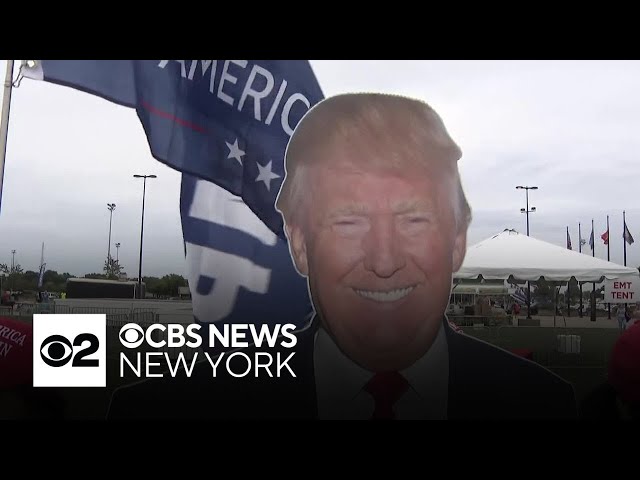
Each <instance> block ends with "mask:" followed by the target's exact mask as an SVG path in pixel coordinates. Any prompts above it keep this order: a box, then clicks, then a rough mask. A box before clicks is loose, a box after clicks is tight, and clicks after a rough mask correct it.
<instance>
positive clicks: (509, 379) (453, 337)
mask: <svg viewBox="0 0 640 480" xmlns="http://www.w3.org/2000/svg"><path fill="white" fill-rule="evenodd" d="M444 325H445V330H446V335H447V343H448V350H449V392H448V418H449V419H541V418H576V417H577V405H576V400H575V395H574V392H573V388H572V387H571V385H570V384H569V383H567V382H566V381H564V380H562V379H561V378H560V377H558V376H557V375H555V374H553V373H551V372H550V371H548V370H546V369H545V368H543V367H541V366H539V365H537V364H535V363H533V362H530V361H528V360H525V359H523V358H520V357H517V356H515V355H513V354H511V353H509V352H506V351H505V350H502V349H500V348H498V347H495V346H493V345H490V344H488V343H485V342H483V341H481V340H478V339H476V338H473V337H471V336H468V335H466V334H464V333H458V332H456V331H455V330H453V329H452V328H451V326H450V325H449V323H448V321H447V320H446V319H445V320H444ZM315 328H316V327H314V328H309V329H307V330H305V331H302V332H300V333H299V334H298V343H297V345H296V347H295V349H294V350H295V351H296V354H295V355H294V357H293V358H292V360H291V361H289V365H290V366H291V368H292V370H293V371H294V372H295V374H296V378H292V377H291V375H290V374H289V373H288V372H287V371H286V370H283V376H281V378H275V377H274V378H269V377H268V376H266V375H265V372H264V370H263V371H262V372H261V376H260V378H258V379H256V378H255V377H254V376H253V375H251V376H249V375H248V376H246V377H243V378H234V377H231V376H229V375H220V374H221V373H226V369H225V368H223V366H224V365H223V363H221V364H220V366H219V367H218V370H217V376H216V377H215V378H213V375H212V368H211V365H210V364H209V362H208V361H206V360H205V361H204V362H203V363H199V364H198V365H197V366H196V367H195V368H194V371H193V373H192V375H191V377H190V378H187V376H186V374H183V375H182V376H180V377H176V378H172V377H171V376H169V375H166V376H165V377H164V378H158V379H149V380H143V381H141V382H139V383H136V384H133V385H130V386H125V387H121V388H119V389H117V390H116V391H115V392H114V395H113V397H112V400H111V404H110V407H109V411H108V414H107V416H108V419H125V418H126V419H129V418H132V419H137V418H147V419H152V418H153V419H162V418H166V419H174V418H192V419H195V418H199V419H316V418H317V403H316V392H315V380H314V375H313V339H314V333H315ZM243 351H244V352H245V353H247V355H248V356H249V357H250V358H253V353H254V352H255V351H258V349H256V348H255V347H249V348H247V349H244V350H243ZM263 351H271V349H268V350H263ZM281 351H282V352H283V356H282V359H283V360H284V359H285V358H286V357H287V356H288V355H289V354H290V353H291V349H286V348H282V350H281ZM236 358H237V359H238V360H239V361H238V363H237V366H236V367H232V370H233V371H234V372H243V371H244V370H246V367H247V364H246V360H242V359H240V358H238V357H235V358H234V360H235V359H236ZM223 361H224V359H223ZM232 365H233V362H232ZM181 371H182V372H184V369H181ZM271 371H272V372H274V371H275V368H274V369H272V370H271Z"/></svg>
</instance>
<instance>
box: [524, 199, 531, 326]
mask: <svg viewBox="0 0 640 480" xmlns="http://www.w3.org/2000/svg"><path fill="white" fill-rule="evenodd" d="M525 192H526V194H527V237H528V236H529V189H528V188H526V187H525ZM530 319H531V282H529V281H528V280H527V320H530Z"/></svg>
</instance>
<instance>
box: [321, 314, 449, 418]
mask: <svg viewBox="0 0 640 480" xmlns="http://www.w3.org/2000/svg"><path fill="white" fill-rule="evenodd" d="M448 360H449V357H448V346H447V338H446V331H445V328H444V325H441V327H440V330H439V332H438V335H437V336H436V339H435V341H434V343H433V345H432V346H431V348H430V349H429V351H428V352H427V353H426V354H425V355H423V356H422V357H421V358H420V359H419V360H418V361H417V362H416V363H414V364H413V365H412V366H411V367H409V368H407V369H405V370H403V371H401V372H400V373H401V374H402V375H403V376H404V378H405V379H406V380H407V381H408V382H409V384H410V390H412V394H410V395H409V396H408V398H409V400H407V402H408V403H411V395H413V397H414V400H413V403H416V402H418V401H420V402H421V403H422V404H424V405H425V407H424V408H425V409H426V411H425V412H424V415H423V416H424V417H426V418H446V410H447V394H448V387H449V361H448ZM314 374H315V381H316V391H317V398H318V410H319V413H320V416H321V417H323V416H324V417H335V416H339V414H338V413H337V412H336V409H338V410H341V407H340V406H341V405H347V404H348V403H349V402H352V401H354V400H356V399H357V397H358V396H359V395H362V392H363V390H362V389H363V387H364V386H365V385H366V384H367V382H368V381H369V380H370V379H371V377H372V376H373V373H372V372H370V371H368V370H366V369H364V368H362V367H361V366H359V365H358V364H356V363H355V362H353V361H351V360H350V359H349V358H348V357H347V356H346V355H345V354H344V353H342V351H341V350H340V349H339V348H338V346H337V345H336V344H335V342H334V341H333V339H332V338H331V337H330V336H329V334H328V333H327V332H326V331H325V330H324V329H323V328H322V327H320V328H319V329H318V331H317V332H316V338H315V346H314ZM405 396H406V394H405ZM405 403H406V402H405ZM414 406H415V405H414ZM414 410H415V409H414ZM421 415H422V414H421Z"/></svg>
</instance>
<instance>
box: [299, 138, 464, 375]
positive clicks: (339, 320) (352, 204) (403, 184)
mask: <svg viewBox="0 0 640 480" xmlns="http://www.w3.org/2000/svg"><path fill="white" fill-rule="evenodd" d="M327 154H328V157H329V158H328V159H327V158H326V157H325V158H323V161H322V162H316V163H315V164H314V165H313V166H312V167H309V169H308V170H307V171H306V172H305V173H304V175H305V176H306V184H305V185H306V188H307V190H306V191H305V196H306V199H307V200H306V202H305V203H304V205H301V206H300V208H301V209H302V211H301V212H300V213H299V214H298V218H301V220H300V221H299V222H298V223H295V224H292V225H288V227H287V228H288V230H289V236H290V241H291V251H292V253H293V255H294V260H295V262H296V265H297V267H298V269H299V270H300V271H301V273H303V274H305V275H307V276H308V279H309V286H310V290H311V294H312V298H313V302H314V305H315V307H316V310H317V311H318V313H319V314H320V316H321V319H322V323H323V325H324V327H325V328H326V329H327V331H328V332H329V333H330V335H331V336H332V337H333V338H334V340H335V341H336V343H337V344H338V346H339V347H340V348H341V350H342V351H343V352H345V353H346V354H347V355H348V356H349V357H351V358H352V359H353V360H354V361H356V362H358V363H359V364H360V365H362V366H363V367H365V368H368V369H370V370H374V371H380V370H397V369H402V368H405V367H407V366H409V365H411V364H412V363H413V362H415V360H417V359H418V358H419V357H420V356H421V355H423V354H424V353H425V352H426V350H428V348H429V347H430V346H431V344H432V342H433V340H434V339H435V336H436V335H437V333H438V330H439V328H440V326H441V324H442V321H443V314H444V312H445V309H446V306H447V304H448V301H449V295H450V292H451V277H452V273H453V272H454V271H456V270H457V269H458V268H460V265H461V263H462V260H463V258H464V253H465V249H466V228H462V229H461V230H460V231H458V229H457V228H456V221H455V204H454V201H455V199H456V198H457V197H456V195H455V191H454V190H453V188H454V182H453V181H452V179H453V176H452V174H451V173H444V172H438V171H437V169H436V168H430V167H428V166H425V165H424V164H417V163H408V164H407V165H403V166H401V167H400V168H396V169H388V168H384V169H381V168H367V167H366V166H359V165H360V164H359V163H354V162H352V161H350V159H349V158H347V157H346V156H345V155H344V154H342V153H341V152H340V150H339V149H333V150H332V151H329V152H327Z"/></svg>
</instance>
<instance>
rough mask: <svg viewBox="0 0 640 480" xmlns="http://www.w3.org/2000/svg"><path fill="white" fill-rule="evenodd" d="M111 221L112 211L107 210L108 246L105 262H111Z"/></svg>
mask: <svg viewBox="0 0 640 480" xmlns="http://www.w3.org/2000/svg"><path fill="white" fill-rule="evenodd" d="M112 219H113V210H112V209H111V208H109V246H108V247H107V262H109V260H111V220H112Z"/></svg>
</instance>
